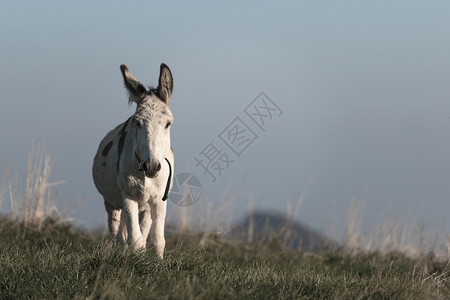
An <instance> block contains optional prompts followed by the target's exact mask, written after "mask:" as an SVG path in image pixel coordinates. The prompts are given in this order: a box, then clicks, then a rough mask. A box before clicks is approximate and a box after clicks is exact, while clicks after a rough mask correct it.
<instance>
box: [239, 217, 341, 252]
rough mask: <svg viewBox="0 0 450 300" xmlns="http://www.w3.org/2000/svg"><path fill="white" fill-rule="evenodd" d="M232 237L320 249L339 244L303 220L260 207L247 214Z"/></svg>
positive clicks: (241, 239)
mask: <svg viewBox="0 0 450 300" xmlns="http://www.w3.org/2000/svg"><path fill="white" fill-rule="evenodd" d="M230 237H231V238H232V239H237V240H239V241H241V242H250V243H251V244H254V245H264V244H268V243H277V244H279V245H281V246H283V247H286V248H289V249H292V250H303V251H312V252H321V251H325V250H329V249H335V248H336V247H337V246H338V244H337V243H336V242H335V241H332V240H331V239H330V238H328V237H326V236H325V235H323V234H322V233H320V232H318V231H316V230H313V229H311V228H309V227H308V226H307V225H305V224H302V223H301V222H298V221H295V220H292V219H289V218H286V217H285V216H283V215H282V214H279V213H276V212H265V211H257V212H253V213H251V214H248V215H246V216H245V217H244V218H243V219H242V220H241V221H240V222H239V223H238V225H237V226H235V227H234V228H233V230H232V231H231V234H230Z"/></svg>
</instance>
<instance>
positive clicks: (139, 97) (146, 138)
mask: <svg viewBox="0 0 450 300" xmlns="http://www.w3.org/2000/svg"><path fill="white" fill-rule="evenodd" d="M120 70H121V71H122V75H123V79H124V82H125V87H126V89H127V91H128V96H129V99H128V102H129V103H132V102H136V104H137V107H136V113H135V114H134V115H133V116H132V118H131V119H132V124H130V126H132V127H133V128H134V130H132V131H134V139H132V140H133V141H134V146H133V147H134V148H135V156H136V158H137V160H138V164H139V171H143V172H145V175H146V176H147V177H150V178H154V177H156V176H157V175H158V172H159V170H160V169H161V164H162V163H164V159H165V158H166V156H167V154H168V153H169V152H170V151H172V150H171V147H170V126H171V124H172V122H173V116H172V112H171V111H170V107H169V104H170V98H171V96H172V91H173V78H172V73H171V72H170V69H169V67H168V66H167V65H165V64H161V68H160V74H159V82H158V87H157V88H156V89H154V88H150V89H146V88H145V87H144V85H142V84H141V83H140V82H139V80H138V79H137V78H136V77H134V76H133V75H131V73H130V72H129V71H128V68H127V67H126V66H125V65H121V66H120Z"/></svg>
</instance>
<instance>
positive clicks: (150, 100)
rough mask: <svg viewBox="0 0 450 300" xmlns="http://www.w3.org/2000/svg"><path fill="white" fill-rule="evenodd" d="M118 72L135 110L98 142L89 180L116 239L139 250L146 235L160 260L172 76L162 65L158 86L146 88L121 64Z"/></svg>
mask: <svg viewBox="0 0 450 300" xmlns="http://www.w3.org/2000/svg"><path fill="white" fill-rule="evenodd" d="M120 70H121V72H122V76H123V80H124V83H125V88H126V90H127V92H128V104H130V105H131V103H132V102H135V103H136V105H137V106H136V112H135V113H134V114H133V115H132V116H131V117H130V118H129V119H128V120H126V121H125V122H123V123H122V124H120V125H119V126H117V127H116V128H115V129H113V130H111V131H110V132H109V133H108V134H107V135H106V136H105V137H104V138H103V140H102V141H101V142H100V146H99V147H98V150H97V154H96V155H95V158H94V164H93V167H92V174H93V178H94V183H95V186H96V187H97V190H98V191H99V192H100V194H102V196H103V199H104V202H105V209H106V212H107V213H108V228H109V231H110V233H111V234H112V235H113V237H114V238H115V239H116V241H123V242H125V240H126V241H127V242H128V244H129V245H130V247H131V248H132V249H142V248H145V246H146V242H147V237H148V235H149V234H150V243H151V244H152V245H153V246H154V248H155V251H156V254H157V255H158V256H159V257H161V258H162V257H163V254H164V247H165V243H166V242H165V239H164V223H165V217H166V207H167V202H166V201H165V200H166V199H167V197H168V193H169V191H170V188H171V186H172V181H173V178H172V177H173V176H172V174H173V166H174V156H173V150H172V147H171V146H170V127H171V124H172V122H173V115H172V112H171V111H170V107H169V105H170V99H171V96H172V91H173V77H172V73H171V71H170V69H169V67H168V66H167V65H165V64H164V63H163V64H161V67H160V75H159V82H158V87H157V88H156V89H155V88H149V89H146V88H145V87H144V85H142V84H141V83H140V82H139V80H138V79H137V78H136V77H134V76H133V75H132V74H131V73H130V72H129V70H128V68H127V67H126V66H125V65H121V66H120ZM123 220H124V222H125V224H123ZM123 227H126V237H125V234H124V230H123Z"/></svg>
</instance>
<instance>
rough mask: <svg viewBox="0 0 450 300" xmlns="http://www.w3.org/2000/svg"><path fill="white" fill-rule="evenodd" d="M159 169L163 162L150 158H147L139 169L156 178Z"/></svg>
mask: <svg viewBox="0 0 450 300" xmlns="http://www.w3.org/2000/svg"><path fill="white" fill-rule="evenodd" d="M159 170H161V163H160V162H156V163H151V162H150V160H147V161H145V162H143V163H141V164H140V166H139V171H143V172H144V173H145V176H147V177H149V178H155V177H156V176H157V175H158V172H159Z"/></svg>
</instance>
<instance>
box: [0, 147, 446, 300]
mask: <svg viewBox="0 0 450 300" xmlns="http://www.w3.org/2000/svg"><path fill="white" fill-rule="evenodd" d="M33 151H34V152H33ZM33 153H36V154H35V155H34V154H33ZM52 165H53V160H52V159H51V157H50V156H48V155H47V154H46V153H45V151H44V149H43V147H42V146H40V145H38V147H37V150H36V149H34V150H32V152H31V153H30V156H29V160H28V169H27V172H26V174H25V176H24V180H23V182H24V183H22V184H20V181H19V180H18V177H17V176H16V177H13V179H11V180H7V179H5V178H6V176H5V177H4V178H3V185H2V188H1V190H0V204H1V202H2V201H3V199H4V196H5V195H8V198H9V200H10V203H11V212H10V213H9V217H8V218H6V217H4V218H0V299H102V298H106V299H248V298H257V299H327V298H328V299H330V298H332V299H382V298H394V299H428V298H432V299H448V295H450V266H449V258H448V257H449V256H448V250H449V249H450V238H449V239H448V245H447V255H446V256H443V257H444V259H438V257H437V256H435V255H434V252H433V251H431V252H429V253H428V254H426V253H425V251H424V250H423V249H419V250H415V251H411V249H417V245H422V244H423V243H422V237H420V236H419V242H417V241H415V240H414V239H413V238H412V237H413V236H415V234H414V232H413V230H414V226H413V225H414V224H406V225H405V226H403V227H402V226H400V225H399V224H398V223H397V222H394V221H395V220H394V221H392V220H391V219H386V220H387V221H386V222H385V221H383V222H382V223H381V227H380V228H381V229H380V230H378V231H377V235H373V234H372V235H370V234H369V235H365V234H363V232H362V230H361V219H362V213H363V206H362V205H361V204H359V203H358V202H356V200H352V202H351V205H350V207H349V212H348V214H347V228H346V238H345V239H344V243H343V244H342V247H341V248H340V249H338V250H334V251H329V252H326V253H321V254H318V253H309V252H304V251H303V252H302V251H293V250H289V249H288V248H286V247H285V243H284V242H283V240H280V241H277V240H275V239H270V240H267V241H266V242H265V243H252V244H250V243H248V244H245V243H238V242H236V241H235V240H230V239H228V238H226V236H227V235H226V233H227V231H228V230H227V229H226V227H227V226H222V227H224V228H222V230H216V232H219V233H220V234H217V233H212V231H211V230H208V232H199V231H198V230H197V231H195V232H193V231H188V230H180V229H178V230H166V241H167V244H166V253H165V258H164V259H163V260H160V259H158V258H157V257H156V256H155V255H154V254H153V251H152V249H148V250H145V251H139V252H132V251H130V250H128V249H126V248H124V247H112V243H111V240H110V237H109V236H107V235H104V234H95V233H86V232H83V231H80V230H77V229H75V228H73V227H72V226H71V225H69V223H67V222H66V221H67V218H65V217H64V216H63V214H61V213H60V212H59V210H58V209H57V208H56V200H57V199H56V197H55V196H54V194H53V193H52V192H51V191H50V188H51V187H52V186H53V185H54V183H50V182H49V178H50V173H51V168H52ZM301 200H302V198H301V199H300V200H299V202H298V204H297V207H296V209H295V213H294V216H295V215H298V209H299V207H300V203H301ZM227 205H228V204H227ZM189 217H192V216H188V215H186V216H184V218H182V220H181V221H182V222H181V223H182V224H184V225H185V226H181V227H182V228H184V229H186V228H189V226H188V225H187V224H188V222H187V220H188V218H189ZM55 218H56V219H55ZM183 220H184V221H183ZM219 227H220V226H219ZM199 228H201V227H199ZM203 228H205V227H203ZM284 229H286V228H284ZM280 230H281V231H279V232H278V233H279V234H278V235H279V236H283V235H282V234H281V233H282V232H284V231H283V228H281V229H280ZM248 234H249V238H248V239H246V240H248V242H252V239H253V238H255V236H254V235H253V232H252V231H251V230H250V227H249V232H248ZM250 236H251V237H252V238H250ZM253 242H254V241H253Z"/></svg>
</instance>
